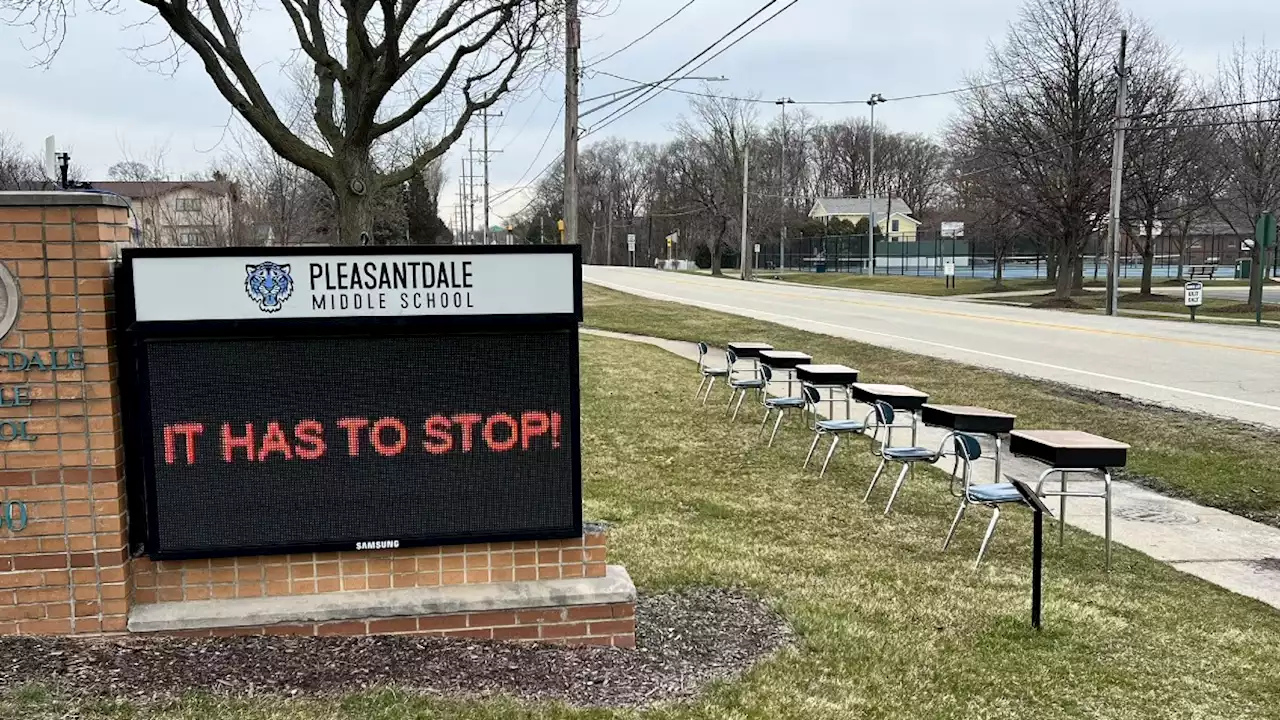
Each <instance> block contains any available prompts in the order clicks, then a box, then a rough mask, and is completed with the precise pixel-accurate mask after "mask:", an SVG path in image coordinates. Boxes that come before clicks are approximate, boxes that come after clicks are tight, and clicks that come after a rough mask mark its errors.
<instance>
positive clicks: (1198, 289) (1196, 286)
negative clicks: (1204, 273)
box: [1182, 282, 1204, 322]
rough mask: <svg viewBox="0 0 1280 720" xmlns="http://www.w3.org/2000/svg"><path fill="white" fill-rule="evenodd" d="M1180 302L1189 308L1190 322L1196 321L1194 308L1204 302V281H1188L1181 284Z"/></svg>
mask: <svg viewBox="0 0 1280 720" xmlns="http://www.w3.org/2000/svg"><path fill="white" fill-rule="evenodd" d="M1182 304H1183V305H1186V306H1187V307H1188V308H1190V309H1191V322H1195V321H1196V308H1198V307H1200V306H1201V305H1203V304H1204V283H1202V282H1189V283H1187V284H1186V285H1183V286H1182Z"/></svg>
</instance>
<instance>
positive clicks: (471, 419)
mask: <svg viewBox="0 0 1280 720" xmlns="http://www.w3.org/2000/svg"><path fill="white" fill-rule="evenodd" d="M562 424H563V423H562V420H561V415H560V413H558V412H547V411H541V410H529V411H525V412H518V413H517V412H512V413H494V414H492V415H485V414H481V413H458V414H454V415H433V416H431V417H429V418H427V419H426V420H425V421H423V422H420V423H406V422H404V421H403V420H401V419H400V418H395V417H381V418H362V417H345V418H340V419H338V420H337V421H334V422H332V423H329V424H326V423H324V422H321V421H319V420H302V421H299V422H281V421H278V420H265V421H260V422H235V423H231V422H223V423H216V422H215V423H202V422H178V423H168V424H166V425H165V426H164V433H163V434H164V463H165V464H166V465H196V464H198V463H201V462H208V461H210V460H214V461H217V462H223V463H236V462H268V461H278V460H286V461H288V460H293V461H309V460H322V459H324V458H332V457H333V456H335V454H336V455H337V456H339V457H352V458H358V457H375V458H376V457H384V458H392V457H397V456H400V455H405V454H407V453H421V454H426V455H446V454H449V453H471V452H486V453H509V452H528V451H536V450H547V449H552V450H557V449H559V448H560V447H561V445H562V443H563V441H562V439H561V434H562V430H561V428H562Z"/></svg>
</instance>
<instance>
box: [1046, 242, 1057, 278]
mask: <svg viewBox="0 0 1280 720" xmlns="http://www.w3.org/2000/svg"><path fill="white" fill-rule="evenodd" d="M1044 276H1045V277H1046V278H1048V280H1049V282H1051V283H1054V284H1057V282H1058V253H1057V251H1055V250H1053V249H1052V248H1051V249H1050V250H1049V252H1048V253H1046V254H1045V257H1044Z"/></svg>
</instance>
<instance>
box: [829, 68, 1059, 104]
mask: <svg viewBox="0 0 1280 720" xmlns="http://www.w3.org/2000/svg"><path fill="white" fill-rule="evenodd" d="M1038 77H1040V74H1039V73H1033V74H1031V75H1024V76H1022V77H1016V78H1013V79H1010V80H997V81H995V82H989V83H983V84H982V85H966V86H964V87H958V88H953V89H951V90H943V91H941V92H931V93H920V94H919V95H903V96H901V97H889V98H885V99H884V101H885V102H896V101H901V100H920V99H922V98H931V97H942V96H944V95H959V94H960V93H965V92H973V91H975V90H986V89H987V88H993V87H1002V86H1005V85H1013V84H1015V83H1022V82H1026V81H1028V80H1032V79H1034V78H1038ZM852 102H859V103H865V102H866V100H857V101H854V100H844V101H840V102H838V103H828V104H832V105H836V104H838V105H845V104H848V103H852ZM812 104H818V103H812Z"/></svg>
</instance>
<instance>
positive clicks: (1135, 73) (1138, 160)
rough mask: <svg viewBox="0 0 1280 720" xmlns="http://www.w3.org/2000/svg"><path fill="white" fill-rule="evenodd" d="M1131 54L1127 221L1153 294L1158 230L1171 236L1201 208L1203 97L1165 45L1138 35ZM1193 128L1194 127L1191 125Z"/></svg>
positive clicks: (1124, 206) (1144, 284)
mask: <svg viewBox="0 0 1280 720" xmlns="http://www.w3.org/2000/svg"><path fill="white" fill-rule="evenodd" d="M1136 40H1137V41H1138V42H1137V43H1135V44H1134V47H1133V52H1132V53H1131V57H1132V58H1133V64H1132V66H1131V67H1132V71H1131V73H1130V80H1129V103H1128V112H1129V115H1130V117H1131V118H1133V119H1134V120H1133V122H1132V123H1131V126H1130V131H1129V133H1128V134H1127V136H1126V140H1125V176H1124V182H1123V184H1122V187H1123V191H1124V197H1123V204H1122V206H1121V208H1122V212H1121V215H1122V221H1123V224H1124V226H1125V227H1126V228H1127V229H1128V231H1129V232H1128V234H1129V236H1130V237H1131V238H1135V239H1136V241H1137V245H1138V249H1139V252H1140V253H1141V255H1142V288H1141V293H1142V294H1143V295H1150V294H1151V276H1152V270H1153V267H1154V264H1155V246H1156V233H1157V231H1159V232H1160V234H1161V235H1162V236H1165V237H1168V236H1170V235H1172V230H1173V229H1174V226H1175V225H1176V224H1177V223H1178V221H1179V220H1181V219H1182V217H1183V216H1185V215H1187V214H1189V213H1194V212H1195V211H1196V210H1197V209H1198V208H1197V207H1196V204H1194V203H1192V202H1191V200H1192V199H1194V198H1195V197H1196V195H1195V193H1194V192H1192V188H1193V184H1194V183H1195V182H1197V180H1196V176H1197V174H1198V173H1199V169H1200V167H1201V165H1202V163H1203V160H1204V156H1203V151H1204V149H1205V147H1206V142H1205V131H1204V130H1203V129H1202V128H1197V127H1194V125H1196V124H1198V122H1197V121H1198V120H1199V119H1200V118H1201V116H1199V115H1196V114H1195V113H1192V112H1188V110H1189V108H1191V107H1192V106H1193V105H1196V104H1197V102H1198V101H1199V100H1201V99H1202V98H1201V96H1199V95H1198V94H1197V92H1196V91H1195V89H1194V88H1193V87H1192V86H1191V84H1190V82H1189V81H1188V79H1187V77H1186V75H1185V72H1184V71H1183V70H1182V68H1181V67H1179V66H1178V65H1177V64H1176V62H1175V61H1174V59H1173V56H1172V53H1171V52H1170V51H1169V49H1168V48H1167V47H1165V46H1164V44H1163V43H1160V42H1159V41H1157V40H1155V39H1154V38H1152V37H1150V36H1149V35H1144V36H1138V37H1137V38H1136ZM1188 126H1190V127H1188Z"/></svg>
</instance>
